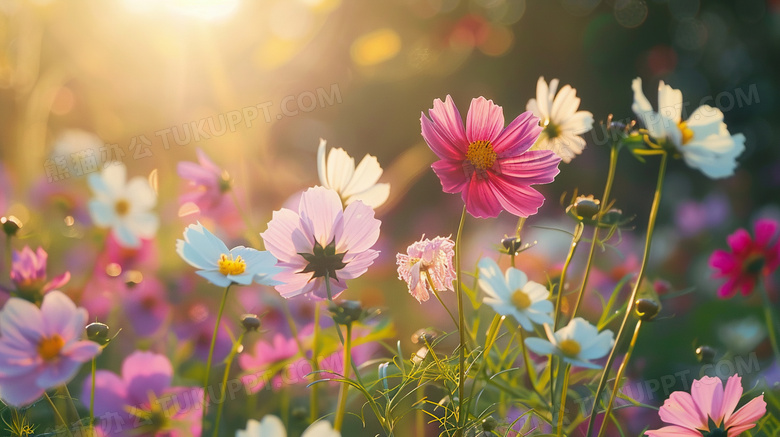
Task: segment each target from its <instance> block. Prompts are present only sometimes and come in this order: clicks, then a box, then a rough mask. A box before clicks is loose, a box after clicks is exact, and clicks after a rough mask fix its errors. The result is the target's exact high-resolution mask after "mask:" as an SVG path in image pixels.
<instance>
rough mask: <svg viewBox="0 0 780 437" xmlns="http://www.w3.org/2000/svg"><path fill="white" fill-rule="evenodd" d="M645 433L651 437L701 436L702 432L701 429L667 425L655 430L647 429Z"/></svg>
mask: <svg viewBox="0 0 780 437" xmlns="http://www.w3.org/2000/svg"><path fill="white" fill-rule="evenodd" d="M645 435H647V436H650V437H692V436H695V437H701V433H700V432H699V431H696V430H692V429H688V428H683V427H680V426H665V427H663V428H661V429H656V430H654V431H646V432H645Z"/></svg>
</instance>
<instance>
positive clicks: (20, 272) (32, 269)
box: [11, 246, 70, 295]
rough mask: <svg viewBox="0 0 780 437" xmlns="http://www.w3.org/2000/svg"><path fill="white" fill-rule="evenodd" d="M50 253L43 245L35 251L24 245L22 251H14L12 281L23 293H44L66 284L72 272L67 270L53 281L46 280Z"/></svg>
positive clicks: (18, 290) (19, 291)
mask: <svg viewBox="0 0 780 437" xmlns="http://www.w3.org/2000/svg"><path fill="white" fill-rule="evenodd" d="M48 256H49V255H48V254H47V253H46V251H45V250H43V248H42V247H39V248H38V249H37V250H36V251H35V252H33V251H32V249H30V247H29V246H24V249H22V251H21V252H19V251H16V250H15V251H14V253H13V259H12V265H11V281H13V283H14V285H15V286H16V291H17V292H18V293H20V294H22V295H38V294H44V293H46V292H49V291H51V290H54V289H55V288H59V287H61V286H63V285H65V284H66V283H67V282H68V281H69V280H70V272H65V273H63V274H61V275H59V276H57V277H56V278H54V279H52V280H51V281H48V282H47V281H46V260H47V258H48Z"/></svg>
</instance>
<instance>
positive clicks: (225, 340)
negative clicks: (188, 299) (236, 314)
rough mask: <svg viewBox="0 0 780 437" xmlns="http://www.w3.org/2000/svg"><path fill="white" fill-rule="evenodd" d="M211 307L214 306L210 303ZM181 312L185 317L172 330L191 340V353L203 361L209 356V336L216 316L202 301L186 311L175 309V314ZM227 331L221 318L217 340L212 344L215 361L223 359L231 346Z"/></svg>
mask: <svg viewBox="0 0 780 437" xmlns="http://www.w3.org/2000/svg"><path fill="white" fill-rule="evenodd" d="M180 306H181V305H180ZM212 307H214V306H213V305H212ZM181 313H185V314H186V315H185V318H184V320H180V321H179V322H178V323H177V324H176V326H175V328H174V332H175V333H176V336H177V337H178V338H179V339H180V340H182V341H191V342H193V347H194V350H193V355H194V356H195V358H197V359H199V360H201V361H204V362H205V361H206V360H207V359H208V356H209V347H210V346H211V337H212V335H213V334H214V325H215V324H216V323H217V316H216V315H215V314H213V313H211V312H210V311H209V308H208V307H207V306H206V304H204V303H197V304H194V305H192V306H191V307H190V308H189V309H187V310H186V311H181V310H177V311H176V312H175V314H181ZM229 331H230V330H229V328H228V325H227V324H226V323H225V320H224V319H223V320H222V322H221V323H220V324H219V330H218V331H217V342H216V344H215V345H214V360H215V362H217V363H218V362H220V361H222V360H224V359H225V358H226V357H227V356H228V354H229V353H230V350H231V348H232V347H233V341H232V340H231V337H230V332H229Z"/></svg>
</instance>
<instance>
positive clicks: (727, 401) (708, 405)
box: [645, 375, 766, 437]
mask: <svg viewBox="0 0 780 437" xmlns="http://www.w3.org/2000/svg"><path fill="white" fill-rule="evenodd" d="M741 396H742V378H740V377H739V376H738V375H733V376H731V377H729V380H728V382H726V388H725V390H724V388H723V383H722V382H721V380H720V379H719V378H713V377H709V376H705V377H703V378H702V379H699V380H695V381H693V385H692V387H691V393H690V394H689V393H687V392H684V391H676V392H674V393H672V394H671V396H669V399H667V400H666V402H664V405H663V406H662V407H661V409H660V410H659V412H658V415H659V416H660V417H661V420H663V421H664V422H666V423H669V424H671V426H665V427H663V428H661V429H657V430H652V431H647V432H645V435H648V436H650V437H656V436H657V437H684V436H691V437H701V436H702V435H711V436H715V435H718V436H726V435H727V436H728V437H734V436H738V435H740V434H742V433H743V432H744V431H746V430H748V429H750V428H753V427H754V426H755V425H756V421H758V419H760V418H761V417H762V416H763V415H764V414H765V413H766V402H764V395H763V394H762V395H761V396H758V397H756V398H754V399H753V400H751V401H750V402H748V403H747V404H745V405H744V406H743V407H742V408H740V409H739V410H737V411H736V412H735V411H734V409H735V408H736V407H737V404H738V403H739V398H740V397H741Z"/></svg>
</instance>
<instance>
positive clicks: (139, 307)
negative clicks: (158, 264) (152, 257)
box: [122, 278, 171, 337]
mask: <svg viewBox="0 0 780 437" xmlns="http://www.w3.org/2000/svg"><path fill="white" fill-rule="evenodd" d="M122 308H123V310H124V312H125V314H126V315H127V318H128V319H130V323H131V324H132V325H133V330H134V331H135V333H136V334H138V335H140V336H141V337H148V336H150V335H152V334H154V333H155V332H157V330H159V329H160V327H161V326H162V325H163V323H164V322H165V320H166V319H167V318H168V315H169V314H170V312H171V305H170V304H169V303H168V300H167V298H166V296H165V287H164V286H163V284H161V283H160V281H158V280H156V279H154V278H144V280H143V281H141V282H140V283H139V284H136V285H133V286H132V287H128V288H127V291H126V293H125V294H124V295H123V296H122Z"/></svg>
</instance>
